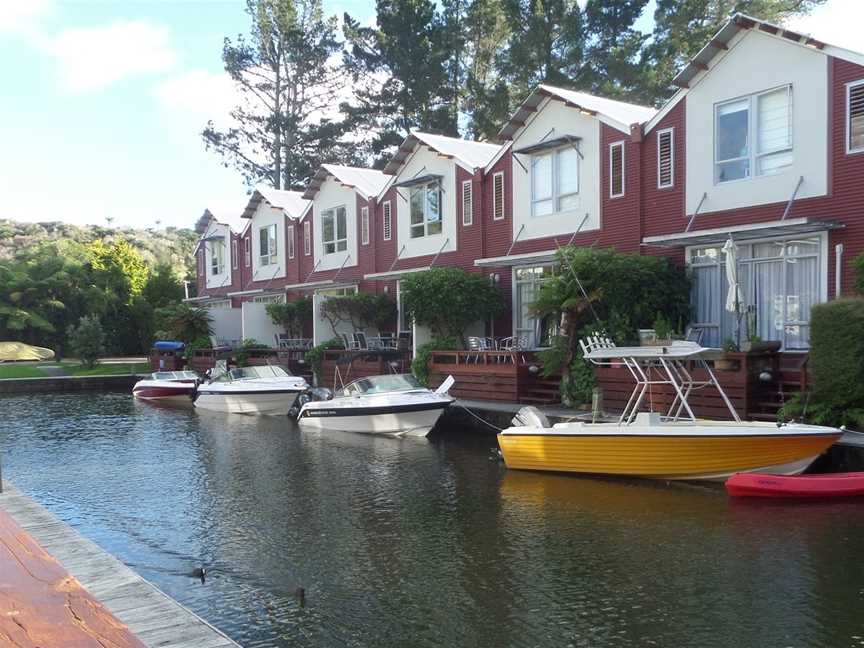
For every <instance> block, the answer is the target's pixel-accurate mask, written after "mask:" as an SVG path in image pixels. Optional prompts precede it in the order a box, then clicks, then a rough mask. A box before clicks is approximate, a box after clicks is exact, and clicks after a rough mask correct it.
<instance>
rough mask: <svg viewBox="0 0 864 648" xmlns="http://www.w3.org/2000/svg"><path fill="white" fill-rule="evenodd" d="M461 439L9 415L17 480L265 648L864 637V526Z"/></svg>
mask: <svg viewBox="0 0 864 648" xmlns="http://www.w3.org/2000/svg"><path fill="white" fill-rule="evenodd" d="M456 432H457V431H451V433H450V434H444V435H443V436H440V437H438V438H432V439H428V440H427V439H404V440H399V439H387V438H376V437H366V436H361V435H350V434H323V433H317V432H313V433H306V432H300V431H299V430H298V429H297V428H296V427H295V426H294V425H293V424H292V423H290V422H289V421H288V420H286V419H283V418H254V417H245V416H230V415H222V414H218V413H212V412H196V411H194V410H193V409H191V408H180V409H176V408H170V409H168V408H154V407H150V406H146V405H142V404H140V403H135V402H134V401H132V399H131V398H129V397H128V395H126V394H109V395H96V394H74V395H56V396H51V397H41V396H40V397H39V398H28V397H14V398H10V397H5V398H0V439H2V442H3V447H4V469H5V471H6V473H5V474H6V476H7V477H8V478H9V479H10V480H12V481H14V482H15V483H16V484H17V485H18V486H19V487H21V488H22V489H24V490H25V491H26V492H28V493H30V494H31V495H33V496H34V497H36V498H37V499H38V500H39V501H41V502H42V503H44V504H45V505H46V506H48V507H49V508H51V509H52V510H53V511H54V512H56V513H57V514H58V515H60V516H61V517H62V518H64V519H65V520H67V521H69V522H70V523H72V524H73V525H75V526H76V527H77V528H78V529H79V530H80V531H81V532H82V533H84V534H85V535H87V536H88V537H91V538H93V539H94V540H95V541H96V542H98V543H99V544H100V545H102V546H103V547H105V548H106V549H107V550H109V551H111V552H112V553H115V554H116V555H118V556H119V557H120V558H121V559H122V560H124V561H126V562H127V563H129V564H131V565H132V566H133V567H134V568H135V569H137V570H139V571H140V572H141V573H142V575H144V576H145V577H146V578H149V579H151V580H153V581H154V582H156V583H157V584H158V585H159V586H160V587H162V588H163V589H164V590H166V591H167V592H168V593H169V594H171V595H172V596H175V597H176V598H178V599H179V600H180V601H181V602H183V603H184V604H186V605H188V606H190V607H191V608H192V609H194V610H195V611H196V612H198V613H200V614H202V615H203V616H204V617H205V618H207V619H208V620H210V621H211V622H213V623H214V624H216V625H217V626H219V627H220V628H222V629H224V630H225V631H226V632H228V633H229V634H230V635H231V636H233V637H235V638H236V639H237V640H238V641H239V642H240V643H242V644H243V645H245V646H289V645H291V646H293V645H306V646H336V645H339V646H343V645H345V646H376V647H377V646H382V647H387V646H406V645H410V646H441V645H454V646H469V645H471V646H591V647H592V648H593V647H598V646H599V647H605V646H729V645H735V644H737V645H740V646H775V645H776V646H808V647H810V646H826V647H831V648H836V647H838V646H847V645H857V644H858V639H855V637H856V636H864V627H862V621H861V620H860V618H859V616H860V615H859V614H858V613H857V609H858V606H859V605H860V603H861V596H862V594H861V592H862V588H864V574H862V568H861V567H860V564H859V561H858V550H857V546H858V538H860V537H861V532H862V529H864V509H862V508H861V507H860V506H859V505H856V503H855V502H850V503H837V504H822V505H811V506H804V507H789V506H764V505H758V504H756V505H753V504H752V503H746V504H745V503H736V502H731V501H729V500H727V498H726V496H725V494H724V493H723V492H722V490H719V489H717V488H712V487H690V486H675V485H668V484H663V483H653V482H641V481H634V482H627V481H620V480H619V481H613V480H599V479H585V478H578V477H570V476H558V475H541V474H532V473H520V472H515V471H509V472H508V471H507V470H506V469H505V468H504V467H503V466H502V465H501V464H500V463H499V462H497V461H492V460H490V454H489V449H490V448H491V447H493V446H494V445H495V441H494V438H493V437H482V438H479V439H478V438H476V437H473V438H464V437H462V436H459V435H457V434H456ZM201 564H206V565H207V568H208V578H207V582H206V584H204V585H202V584H201V583H200V581H198V580H197V579H195V578H194V577H192V576H190V571H191V569H192V568H193V567H195V566H198V565H201ZM300 586H302V587H304V588H305V590H306V606H305V607H300V605H299V602H298V600H297V598H296V596H295V591H296V589H297V587H300Z"/></svg>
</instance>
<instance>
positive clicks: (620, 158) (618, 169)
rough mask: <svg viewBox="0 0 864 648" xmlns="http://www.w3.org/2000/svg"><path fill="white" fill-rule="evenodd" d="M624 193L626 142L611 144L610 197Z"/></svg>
mask: <svg viewBox="0 0 864 648" xmlns="http://www.w3.org/2000/svg"><path fill="white" fill-rule="evenodd" d="M623 195H624V142H616V143H615V144H610V145H609V197H610V198H617V197H619V196H623Z"/></svg>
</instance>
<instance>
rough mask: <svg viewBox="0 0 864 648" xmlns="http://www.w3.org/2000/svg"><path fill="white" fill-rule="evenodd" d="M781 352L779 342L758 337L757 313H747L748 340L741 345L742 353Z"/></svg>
mask: <svg viewBox="0 0 864 648" xmlns="http://www.w3.org/2000/svg"><path fill="white" fill-rule="evenodd" d="M779 350H780V341H779V340H763V339H762V338H761V337H759V336H758V335H756V313H754V312H752V311H747V340H746V341H744V342H742V343H741V351H743V352H744V353H766V352H770V351H779Z"/></svg>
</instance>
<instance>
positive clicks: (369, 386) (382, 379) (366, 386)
mask: <svg viewBox="0 0 864 648" xmlns="http://www.w3.org/2000/svg"><path fill="white" fill-rule="evenodd" d="M412 389H425V387H423V385H421V384H420V383H419V382H417V379H416V378H415V377H414V376H412V375H411V374H390V375H385V376H368V377H366V378H358V379H357V380H355V381H354V382H352V383H350V384H349V385H347V386H346V387H345V388H344V389H343V390H342V395H343V396H361V395H365V394H384V393H386V392H400V391H409V390H412Z"/></svg>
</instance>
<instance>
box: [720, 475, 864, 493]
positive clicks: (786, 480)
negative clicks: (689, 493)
mask: <svg viewBox="0 0 864 648" xmlns="http://www.w3.org/2000/svg"><path fill="white" fill-rule="evenodd" d="M726 492H728V493H729V494H730V495H732V496H733V497H775V498H789V499H808V498H820V497H821V498H827V497H856V496H861V495H864V472H848V473H828V474H824V475H797V476H785V475H765V474H760V473H735V474H734V475H732V476H731V477H730V478H729V479H727V480H726Z"/></svg>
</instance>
